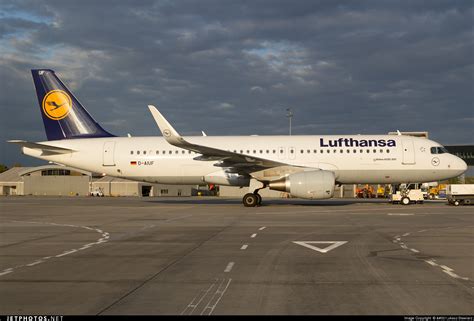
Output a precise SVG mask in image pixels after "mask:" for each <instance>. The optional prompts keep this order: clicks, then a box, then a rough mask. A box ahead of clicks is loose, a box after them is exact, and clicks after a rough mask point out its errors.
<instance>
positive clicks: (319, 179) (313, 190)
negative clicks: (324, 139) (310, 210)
mask: <svg viewBox="0 0 474 321" xmlns="http://www.w3.org/2000/svg"><path fill="white" fill-rule="evenodd" d="M335 182H336V178H335V176H334V173H333V172H331V171H324V170H317V171H308V172H299V173H294V174H290V175H288V176H287V177H283V178H281V179H279V180H276V181H273V182H270V183H269V184H268V187H269V188H270V189H273V190H277V191H282V192H288V193H290V194H291V195H292V196H295V197H299V198H309V199H325V198H331V197H333V195H334V185H335Z"/></svg>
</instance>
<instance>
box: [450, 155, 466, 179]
mask: <svg viewBox="0 0 474 321" xmlns="http://www.w3.org/2000/svg"><path fill="white" fill-rule="evenodd" d="M456 158H457V159H456V162H455V163H454V168H453V169H454V170H456V171H457V172H459V174H458V175H461V174H463V173H464V172H465V171H467V164H466V162H465V161H464V160H463V159H461V158H459V157H456Z"/></svg>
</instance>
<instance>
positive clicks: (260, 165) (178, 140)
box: [148, 105, 288, 174]
mask: <svg viewBox="0 0 474 321" xmlns="http://www.w3.org/2000/svg"><path fill="white" fill-rule="evenodd" d="M148 108H149V109H150V112H151V114H152V115H153V118H154V119H155V122H156V124H157V125H158V127H159V129H160V131H161V133H162V134H163V137H164V138H165V139H166V141H167V142H168V143H170V144H171V145H174V146H176V147H179V148H183V149H187V150H191V151H193V152H196V153H199V154H201V156H198V157H196V158H194V159H195V160H202V161H219V163H217V164H216V165H215V166H219V167H229V168H234V169H235V170H236V172H239V173H247V174H248V173H252V172H255V171H259V170H263V169H267V168H273V167H280V166H288V164H286V163H281V162H276V161H272V160H268V159H264V158H260V157H255V156H250V155H243V154H238V153H233V152H230V151H226V150H223V149H218V148H214V147H208V146H203V145H197V144H193V143H191V142H188V141H186V140H185V139H184V138H183V137H181V135H180V134H179V133H178V132H177V131H176V130H175V129H174V128H173V126H171V124H170V123H169V122H168V121H167V120H166V119H165V117H163V115H162V114H161V113H160V112H159V111H158V109H156V107H155V106H152V105H148Z"/></svg>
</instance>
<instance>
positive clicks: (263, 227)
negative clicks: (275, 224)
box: [258, 226, 267, 231]
mask: <svg viewBox="0 0 474 321" xmlns="http://www.w3.org/2000/svg"><path fill="white" fill-rule="evenodd" d="M266 228H267V227H266V226H262V227H261V228H259V229H258V230H259V231H263V230H264V229H266Z"/></svg>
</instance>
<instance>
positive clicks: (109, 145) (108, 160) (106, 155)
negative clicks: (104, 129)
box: [102, 142, 115, 166]
mask: <svg viewBox="0 0 474 321" xmlns="http://www.w3.org/2000/svg"><path fill="white" fill-rule="evenodd" d="M114 153H115V142H105V143H104V152H103V154H102V155H103V158H102V161H103V162H102V165H103V166H115V157H114Z"/></svg>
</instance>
